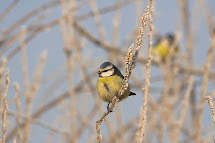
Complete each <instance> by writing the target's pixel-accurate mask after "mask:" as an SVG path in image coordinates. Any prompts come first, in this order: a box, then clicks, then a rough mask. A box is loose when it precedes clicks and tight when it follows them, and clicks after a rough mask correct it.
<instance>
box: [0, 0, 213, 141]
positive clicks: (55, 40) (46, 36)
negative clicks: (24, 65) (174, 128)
mask: <svg viewBox="0 0 215 143" xmlns="http://www.w3.org/2000/svg"><path fill="white" fill-rule="evenodd" d="M81 1H82V0H80V1H77V3H80V2H81ZM11 2H12V1H11V0H1V1H0V13H1V12H2V11H3V10H4V9H5V8H6V7H7V6H8V5H9V4H10V3H11ZM46 2H49V0H28V1H20V2H19V3H18V5H17V6H16V7H15V8H14V9H13V11H12V12H11V13H10V14H9V15H8V17H6V18H5V19H4V20H3V21H1V22H0V30H1V31H2V30H4V29H5V28H7V27H9V26H10V25H11V24H13V23H14V22H15V21H17V20H18V19H20V17H22V16H24V15H25V14H27V13H28V12H30V11H31V10H33V9H35V8H36V7H39V6H41V5H42V4H44V3H46ZM114 3H115V1H114V0H108V1H107V0H97V6H98V7H99V8H102V7H106V6H108V5H112V4H114ZM206 3H208V5H209V6H210V7H212V9H211V10H212V14H213V16H215V9H214V8H213V7H214V6H215V1H214V0H206ZM146 4H147V1H143V3H142V5H141V6H142V11H143V10H144V8H145V7H146ZM196 4H197V2H196V1H195V0H190V1H189V5H190V6H189V8H190V15H191V17H192V16H193V15H195V13H194V11H196ZM154 9H155V16H154V26H155V32H157V33H160V34H166V33H169V32H170V33H171V32H175V31H178V32H181V31H182V28H183V27H182V24H181V17H180V13H179V12H180V7H179V3H178V2H177V1H176V0H165V1H164V0H155V8H154ZM89 11H91V9H90V7H89V5H87V6H83V7H82V8H81V9H80V10H79V11H78V15H81V14H84V13H87V12H89ZM120 11H121V13H120V31H119V34H120V35H119V41H118V43H117V45H118V46H121V45H123V43H121V42H122V41H123V40H124V39H125V37H126V36H127V35H128V34H129V33H130V31H131V30H132V29H133V28H134V26H135V25H136V23H137V20H138V19H137V17H136V5H135V4H134V3H131V4H128V5H126V6H125V7H123V8H121V9H120ZM46 12H47V14H48V16H47V18H46V19H45V20H43V21H41V23H45V22H47V21H49V20H51V19H55V18H57V17H59V16H60V15H62V12H61V9H60V7H59V6H57V7H54V8H52V9H50V10H48V11H46ZM198 12H199V14H198V16H197V19H199V20H198V22H197V23H192V27H191V28H192V29H193V30H197V33H196V35H195V37H194V41H195V42H194V47H195V52H194V60H193V61H194V65H195V66H196V67H198V66H201V65H202V64H203V63H204V62H205V58H206V56H207V50H208V47H209V32H208V28H207V23H206V17H205V12H204V8H202V7H199V11H198ZM113 17H114V12H109V13H106V14H103V15H102V16H101V21H102V25H103V26H104V29H105V34H106V40H107V41H109V42H111V41H112V39H113V37H112V32H113V31H112V28H113V24H112V21H113ZM34 20H35V18H32V20H30V21H28V22H26V23H25V24H26V25H23V26H27V25H29V24H31V23H32V22H34ZM191 22H193V20H192V19H191ZM79 23H80V24H81V25H83V26H84V27H85V28H86V29H87V30H88V31H90V32H91V33H93V34H94V35H96V36H98V31H97V28H96V25H95V21H94V19H93V18H89V19H86V20H83V21H79ZM17 29H18V28H17ZM184 41H185V39H184V36H183V33H182V36H181V39H180V45H181V51H182V52H185V48H184V47H185V45H184V44H183V43H184ZM132 42H135V41H132ZM17 44H18V42H16V43H15V44H13V45H11V46H10V48H14V47H16V46H17ZM130 44H132V43H125V44H124V45H123V47H120V48H122V49H123V50H124V51H126V49H127V48H128V46H129V45H130ZM85 46H86V47H87V48H85V49H84V51H83V53H84V56H83V57H82V58H83V59H82V60H88V61H89V64H88V71H91V72H92V71H94V70H95V69H97V68H98V67H99V66H100V64H101V63H102V62H104V61H106V60H108V59H107V56H106V53H105V51H104V50H103V49H101V48H99V47H97V46H96V45H94V44H92V43H90V42H86V45H85ZM26 47H27V56H28V70H29V73H30V75H29V76H30V78H31V79H32V78H33V75H34V71H35V67H36V65H37V63H38V59H39V56H40V54H41V53H42V52H43V51H44V50H46V51H47V52H48V57H47V61H46V64H45V68H44V72H43V74H42V77H43V80H45V79H46V78H47V77H48V76H49V75H50V73H52V72H53V71H55V70H56V69H58V68H59V67H65V66H66V65H65V63H66V58H65V55H64V51H63V47H64V46H63V39H62V35H61V29H60V27H59V25H57V26H54V27H52V28H51V29H48V30H45V31H43V32H42V33H41V34H39V35H38V36H37V37H36V38H34V39H33V40H31V42H29V43H28V44H27V45H26ZM9 51H10V50H8V51H7V52H6V55H7V54H8V53H9ZM104 55H105V56H104ZM141 55H142V53H140V56H141ZM137 66H138V64H137ZM8 68H9V69H10V71H11V73H10V78H11V83H14V82H15V81H17V82H19V83H20V87H21V89H23V76H22V69H21V56H20V53H18V54H17V55H16V56H15V57H14V58H13V59H12V60H10V61H9V63H8ZM121 70H122V71H123V69H121ZM61 72H62V74H61V75H60V76H65V75H66V70H65V68H64V70H63V71H61ZM135 72H138V71H136V70H135ZM158 72H159V70H158V71H157V68H154V67H153V68H152V73H151V74H152V75H156V74H158ZM75 75H76V76H75V77H76V78H74V83H78V82H79V81H80V80H81V74H80V73H79V71H76V72H75ZM94 81H95V82H94V83H93V84H94V85H96V79H95V80H94ZM48 82H49V81H48ZM44 83H45V81H44ZM161 84H162V83H154V84H153V83H152V85H154V86H160V85H161ZM213 87H214V83H213V82H211V83H209V87H208V91H210V90H212V89H213ZM46 88H47V84H42V86H41V87H40V89H39V91H38V93H37V95H36V97H35V101H34V106H33V110H34V109H37V107H36V106H37V105H38V103H39V102H42V101H43V100H42V99H43V97H41V96H42V95H44V91H45V90H44V89H46ZM67 89H68V84H67V82H66V81H64V82H62V84H61V86H59V87H58V89H57V90H56V92H55V93H54V94H53V95H50V96H52V98H53V97H56V96H59V95H60V94H61V93H63V92H65V91H66V90H67ZM132 90H133V91H135V92H137V94H141V92H140V91H139V90H138V89H132ZM197 92H199V89H197ZM14 94H15V91H14V89H13V87H12V84H10V87H9V95H8V98H9V101H12V100H13V97H14ZM86 96H87V95H83V96H82V97H80V98H81V99H83V100H84V98H86ZM22 98H23V97H22ZM49 99H50V97H49ZM81 99H80V100H81ZM142 101H143V99H142V96H136V97H132V98H129V99H126V100H125V101H123V102H122V103H120V104H122V107H123V116H124V118H123V120H124V122H127V121H129V120H130V119H131V118H132V117H134V116H135V115H137V114H138V113H139V111H140V108H141V106H142ZM83 104H84V103H83ZM82 106H83V105H82V104H80V110H81V108H82ZM104 106H106V104H104ZM9 109H11V110H14V105H10V104H9ZM206 109H207V110H208V108H207V107H206ZM57 110H58V109H52V110H50V111H49V112H47V114H45V115H43V116H42V117H40V119H41V120H42V121H44V122H47V123H52V122H54V118H55V113H56V112H59V111H57ZM205 114H208V115H207V116H204V117H205V118H204V119H203V122H204V123H203V125H209V124H210V123H211V119H208V117H210V114H211V113H210V110H208V112H205ZM96 117H99V115H98V116H96ZM68 120H69V119H68ZM104 132H105V129H104ZM47 133H48V131H46V130H44V129H43V128H42V127H39V126H37V125H33V130H32V138H31V139H30V143H38V142H44V139H45V138H46V137H47ZM87 134H88V133H87V132H86V133H84V134H83V137H82V141H80V142H85V141H86V136H87ZM84 135H86V136H84ZM55 142H57V139H56V141H55Z"/></svg>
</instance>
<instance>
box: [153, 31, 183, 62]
mask: <svg viewBox="0 0 215 143" xmlns="http://www.w3.org/2000/svg"><path fill="white" fill-rule="evenodd" d="M171 48H173V51H172V52H173V53H172V54H173V57H174V55H176V54H177V53H178V51H179V47H178V45H177V44H176V36H175V34H173V33H168V34H166V35H165V36H162V37H159V38H158V39H157V41H156V43H155V44H154V45H153V48H152V55H153V56H154V57H155V58H159V59H161V60H162V61H165V60H166V58H167V56H168V55H169V53H170V49H171Z"/></svg>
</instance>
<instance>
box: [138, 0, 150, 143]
mask: <svg viewBox="0 0 215 143" xmlns="http://www.w3.org/2000/svg"><path fill="white" fill-rule="evenodd" d="M152 18H153V0H150V3H149V34H148V36H149V45H148V51H147V54H148V56H147V63H146V78H145V79H146V80H145V86H144V101H143V107H142V111H141V115H140V121H139V127H138V130H137V135H136V142H137V143H142V142H143V137H144V135H145V126H146V113H147V104H148V96H149V85H150V69H151V58H152V57H151V49H152V33H153V25H152V22H153V19H152Z"/></svg>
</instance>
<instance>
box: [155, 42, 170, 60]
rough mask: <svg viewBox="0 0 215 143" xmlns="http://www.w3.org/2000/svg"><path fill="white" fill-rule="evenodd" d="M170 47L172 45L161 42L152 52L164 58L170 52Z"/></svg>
mask: <svg viewBox="0 0 215 143" xmlns="http://www.w3.org/2000/svg"><path fill="white" fill-rule="evenodd" d="M169 48H170V47H168V46H166V45H164V44H162V43H160V44H158V45H156V46H155V47H154V48H153V49H152V54H153V55H158V56H160V58H161V59H164V58H165V57H166V56H167V55H168V54H169Z"/></svg>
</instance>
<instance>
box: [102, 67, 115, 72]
mask: <svg viewBox="0 0 215 143" xmlns="http://www.w3.org/2000/svg"><path fill="white" fill-rule="evenodd" d="M112 69H113V68H111V69H108V70H104V71H102V72H107V71H109V70H112Z"/></svg>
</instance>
